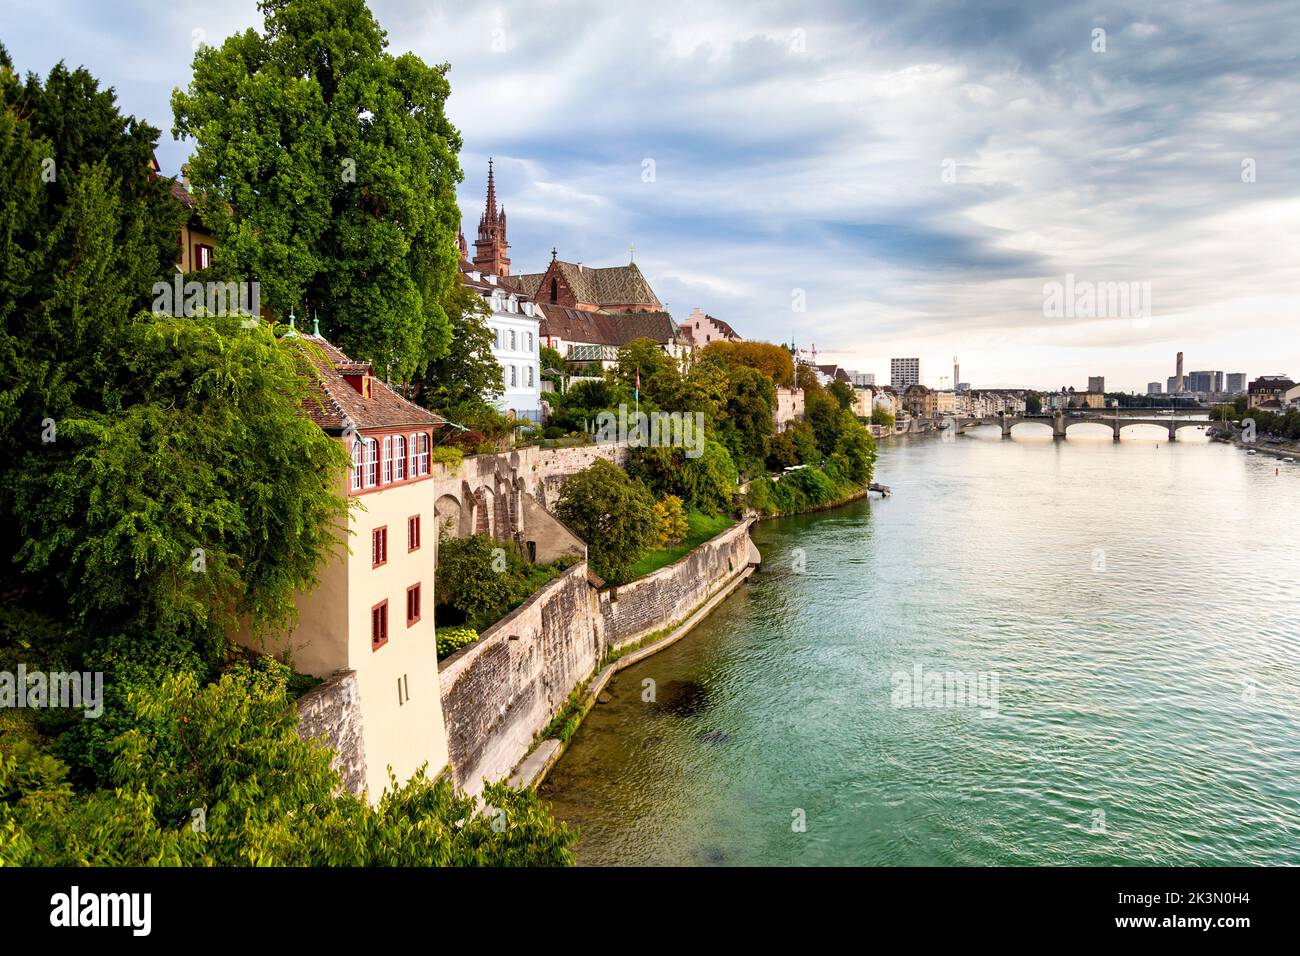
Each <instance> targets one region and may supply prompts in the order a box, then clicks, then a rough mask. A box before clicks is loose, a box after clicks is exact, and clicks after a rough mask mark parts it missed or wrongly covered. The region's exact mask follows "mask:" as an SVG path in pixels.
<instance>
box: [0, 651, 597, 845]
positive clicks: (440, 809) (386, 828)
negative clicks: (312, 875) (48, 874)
mask: <svg viewBox="0 0 1300 956" xmlns="http://www.w3.org/2000/svg"><path fill="white" fill-rule="evenodd" d="M288 679H289V669H288V668H287V667H285V666H284V665H282V664H279V663H277V662H275V661H272V660H270V659H269V658H262V659H260V660H258V661H256V662H253V663H251V664H241V665H238V666H236V667H235V668H233V669H232V670H231V671H230V672H228V673H226V674H225V675H224V676H223V677H222V678H221V679H220V680H218V681H216V682H215V683H212V684H209V685H207V686H200V683H199V681H198V680H197V679H196V677H195V675H193V674H192V673H187V672H181V673H178V674H173V675H170V676H168V677H166V678H165V679H163V680H162V681H161V682H160V683H157V684H152V685H142V686H141V687H139V688H137V689H136V690H135V691H134V692H133V693H132V694H131V696H130V699H129V702H128V706H129V709H130V718H131V720H130V724H131V727H132V729H131V730H129V731H127V732H125V733H123V734H121V735H120V736H119V737H118V738H117V739H116V740H115V741H114V743H113V759H112V769H111V778H112V784H113V789H99V790H95V791H93V792H91V793H88V794H79V793H77V792H76V791H74V790H73V788H72V787H71V786H70V784H69V782H68V780H67V767H66V766H65V765H64V764H63V763H62V762H61V761H59V760H58V759H56V758H54V757H52V756H50V755H48V754H45V753H42V752H41V751H40V750H39V749H37V748H34V747H33V746H31V745H30V744H29V743H28V744H20V745H18V746H17V747H14V748H6V750H5V751H4V752H0V864H9V865H18V866H175V865H182V866H554V865H570V864H572V862H573V853H572V845H573V843H574V840H575V839H576V838H577V834H576V833H574V832H573V831H570V830H569V829H568V828H567V827H566V826H565V825H564V824H557V823H556V821H555V820H554V818H553V817H552V816H551V815H550V813H549V812H547V811H546V810H545V809H544V808H543V807H542V805H541V804H540V802H539V801H538V799H537V797H536V795H535V794H534V793H533V792H532V791H530V790H524V791H518V790H512V789H510V788H509V787H507V786H505V785H503V784H493V785H490V786H488V787H487V788H486V790H485V791H484V793H483V798H484V801H485V803H486V807H485V808H483V810H481V811H480V809H479V808H478V807H477V806H476V805H475V800H474V798H473V797H468V796H465V795H463V794H458V793H456V792H455V791H454V789H453V787H452V785H451V783H450V781H448V780H446V779H442V780H439V781H433V780H430V779H429V778H428V777H427V776H425V775H416V776H414V777H412V778H411V779H410V780H409V781H406V782H404V783H402V784H401V785H399V781H396V780H393V781H392V789H390V790H389V791H387V792H386V793H385V794H384V795H383V796H382V797H381V798H380V800H379V803H378V805H377V806H373V807H372V806H370V805H369V804H368V803H367V802H366V800H364V799H362V798H360V797H357V796H354V795H353V794H351V793H349V792H347V791H345V790H343V789H342V782H341V780H340V778H339V774H338V772H337V771H336V770H334V769H332V768H331V767H330V761H331V758H332V756H333V755H332V753H331V752H330V751H329V750H328V749H326V748H325V747H323V746H322V745H320V744H319V743H315V742H312V743H307V742H304V741H303V740H301V739H300V738H299V737H298V734H297V723H298V717H297V713H296V711H295V708H294V706H293V703H292V699H291V698H290V696H289V694H288V692H287V687H288ZM196 808H198V809H199V811H200V812H201V814H202V816H201V818H200V817H197V816H196V815H195V809H196ZM495 811H500V812H499V813H497V812H495ZM199 819H201V821H202V824H203V825H202V826H201V827H200V826H195V825H194V824H195V823H196V821H197V820H199ZM503 825H504V826H503Z"/></svg>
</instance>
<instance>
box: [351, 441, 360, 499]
mask: <svg viewBox="0 0 1300 956" xmlns="http://www.w3.org/2000/svg"><path fill="white" fill-rule="evenodd" d="M361 456H362V447H361V442H359V441H354V442H353V443H352V490H353V491H360V490H361Z"/></svg>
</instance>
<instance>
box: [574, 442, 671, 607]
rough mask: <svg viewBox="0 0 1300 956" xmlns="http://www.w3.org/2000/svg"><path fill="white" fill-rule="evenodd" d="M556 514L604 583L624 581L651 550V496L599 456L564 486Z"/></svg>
mask: <svg viewBox="0 0 1300 956" xmlns="http://www.w3.org/2000/svg"><path fill="white" fill-rule="evenodd" d="M555 513H556V515H557V516H558V517H559V518H560V520H561V521H563V522H564V523H565V524H566V525H568V526H569V528H570V529H572V531H573V533H574V534H576V535H577V536H578V537H579V538H581V539H582V540H583V541H585V542H586V543H587V548H588V551H587V557H588V561H589V562H590V565H591V569H592V570H593V571H594V572H595V573H596V574H598V575H599V576H600V577H602V578H604V579H605V580H606V581H610V582H617V581H621V580H623V579H624V578H625V577H626V575H627V573H628V571H629V569H630V568H631V567H632V564H633V563H634V562H635V561H636V560H637V558H639V557H640V556H641V555H642V554H644V553H645V552H646V551H647V550H649V549H650V548H651V547H653V546H654V542H655V513H654V499H653V498H652V497H651V496H650V492H649V491H647V490H646V487H645V485H643V484H641V482H639V481H633V480H632V479H630V478H629V477H628V476H627V475H626V474H625V473H624V472H623V471H622V469H620V468H618V467H617V466H616V465H613V464H611V463H610V462H608V461H606V460H605V459H603V458H602V459H599V460H597V461H596V462H594V463H593V464H591V465H590V466H589V467H587V468H584V469H583V470H582V471H580V472H578V473H577V474H576V475H573V476H572V477H571V478H569V480H568V481H566V482H565V483H564V488H563V489H562V490H561V492H560V498H559V501H558V502H557V503H556V506H555Z"/></svg>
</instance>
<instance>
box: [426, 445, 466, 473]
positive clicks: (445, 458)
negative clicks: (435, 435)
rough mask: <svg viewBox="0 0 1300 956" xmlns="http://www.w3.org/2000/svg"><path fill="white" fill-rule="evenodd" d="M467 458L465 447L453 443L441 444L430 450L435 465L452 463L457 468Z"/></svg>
mask: <svg viewBox="0 0 1300 956" xmlns="http://www.w3.org/2000/svg"><path fill="white" fill-rule="evenodd" d="M464 458H465V449H463V448H456V447H455V446H452V445H439V446H438V447H437V448H434V449H433V450H432V451H430V452H429V460H430V461H431V462H433V463H434V464H435V465H450V466H451V467H452V468H455V467H456V466H457V465H459V464H460V463H461V461H462V460H463V459H464Z"/></svg>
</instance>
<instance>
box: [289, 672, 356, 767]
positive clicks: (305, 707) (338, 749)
mask: <svg viewBox="0 0 1300 956" xmlns="http://www.w3.org/2000/svg"><path fill="white" fill-rule="evenodd" d="M361 731H362V724H361V694H360V692H359V691H358V690H357V672H356V671H344V672H343V673H340V674H335V675H334V676H333V677H331V678H330V679H329V680H327V681H326V682H325V683H323V684H321V685H319V686H318V687H314V688H313V689H311V690H309V691H308V692H307V693H305V694H303V695H302V697H300V698H298V736H299V737H301V738H302V739H303V740H313V739H319V740H321V741H322V742H323V743H325V744H328V745H329V746H330V747H332V748H333V749H334V754H335V756H334V761H333V766H334V767H335V768H336V769H337V770H339V772H340V773H342V775H343V784H344V786H346V787H347V788H348V789H349V790H351V791H352V792H353V793H360V792H361V791H362V790H363V789H365V786H366V748H365V742H364V741H365V738H364V737H363V736H362V734H361Z"/></svg>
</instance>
